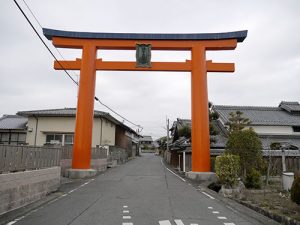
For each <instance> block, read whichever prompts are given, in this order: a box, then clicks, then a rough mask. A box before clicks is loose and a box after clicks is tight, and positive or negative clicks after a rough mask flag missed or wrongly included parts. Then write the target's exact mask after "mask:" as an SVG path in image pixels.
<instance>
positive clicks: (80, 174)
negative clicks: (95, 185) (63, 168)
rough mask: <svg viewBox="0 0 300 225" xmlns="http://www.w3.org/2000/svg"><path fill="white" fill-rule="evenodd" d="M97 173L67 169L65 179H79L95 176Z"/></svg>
mask: <svg viewBox="0 0 300 225" xmlns="http://www.w3.org/2000/svg"><path fill="white" fill-rule="evenodd" d="M96 174H97V171H96V170H93V169H68V170H67V177H68V178H71V179H81V178H88V177H94V176H96Z"/></svg>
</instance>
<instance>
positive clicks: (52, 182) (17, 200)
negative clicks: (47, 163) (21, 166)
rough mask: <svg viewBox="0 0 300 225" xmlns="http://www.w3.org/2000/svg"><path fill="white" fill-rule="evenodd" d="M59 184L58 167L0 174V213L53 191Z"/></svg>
mask: <svg viewBox="0 0 300 225" xmlns="http://www.w3.org/2000/svg"><path fill="white" fill-rule="evenodd" d="M59 185H60V167H50V168H45V169H39V170H31V171H25V172H17V173H7V174H0V215H1V214H4V213H6V212H9V211H11V210H13V209H17V208H19V207H22V206H25V205H27V204H29V203H32V202H34V201H36V200H39V199H41V198H43V197H44V196H46V195H47V194H48V193H51V192H54V191H56V190H57V189H58V188H59Z"/></svg>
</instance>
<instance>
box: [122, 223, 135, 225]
mask: <svg viewBox="0 0 300 225" xmlns="http://www.w3.org/2000/svg"><path fill="white" fill-rule="evenodd" d="M122 225H133V223H122Z"/></svg>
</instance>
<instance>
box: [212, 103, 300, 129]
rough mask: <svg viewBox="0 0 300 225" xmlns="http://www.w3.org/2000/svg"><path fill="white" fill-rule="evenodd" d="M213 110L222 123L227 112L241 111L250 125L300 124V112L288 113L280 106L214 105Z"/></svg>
mask: <svg viewBox="0 0 300 225" xmlns="http://www.w3.org/2000/svg"><path fill="white" fill-rule="evenodd" d="M296 107H297V106H295V108H296ZM213 110H214V111H216V112H217V113H218V114H219V116H220V117H219V118H220V119H221V120H222V122H224V123H226V122H228V118H229V113H231V112H236V111H241V112H243V116H244V117H246V118H248V119H250V121H251V125H269V126H270V125H273V126H300V114H292V113H289V112H288V111H287V110H285V109H283V108H281V107H260V106H225V105H214V106H213Z"/></svg>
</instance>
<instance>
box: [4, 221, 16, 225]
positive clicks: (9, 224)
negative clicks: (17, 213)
mask: <svg viewBox="0 0 300 225" xmlns="http://www.w3.org/2000/svg"><path fill="white" fill-rule="evenodd" d="M16 222H18V221H16V220H13V221H10V222H9V223H7V224H6V225H12V224H14V223H16Z"/></svg>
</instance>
